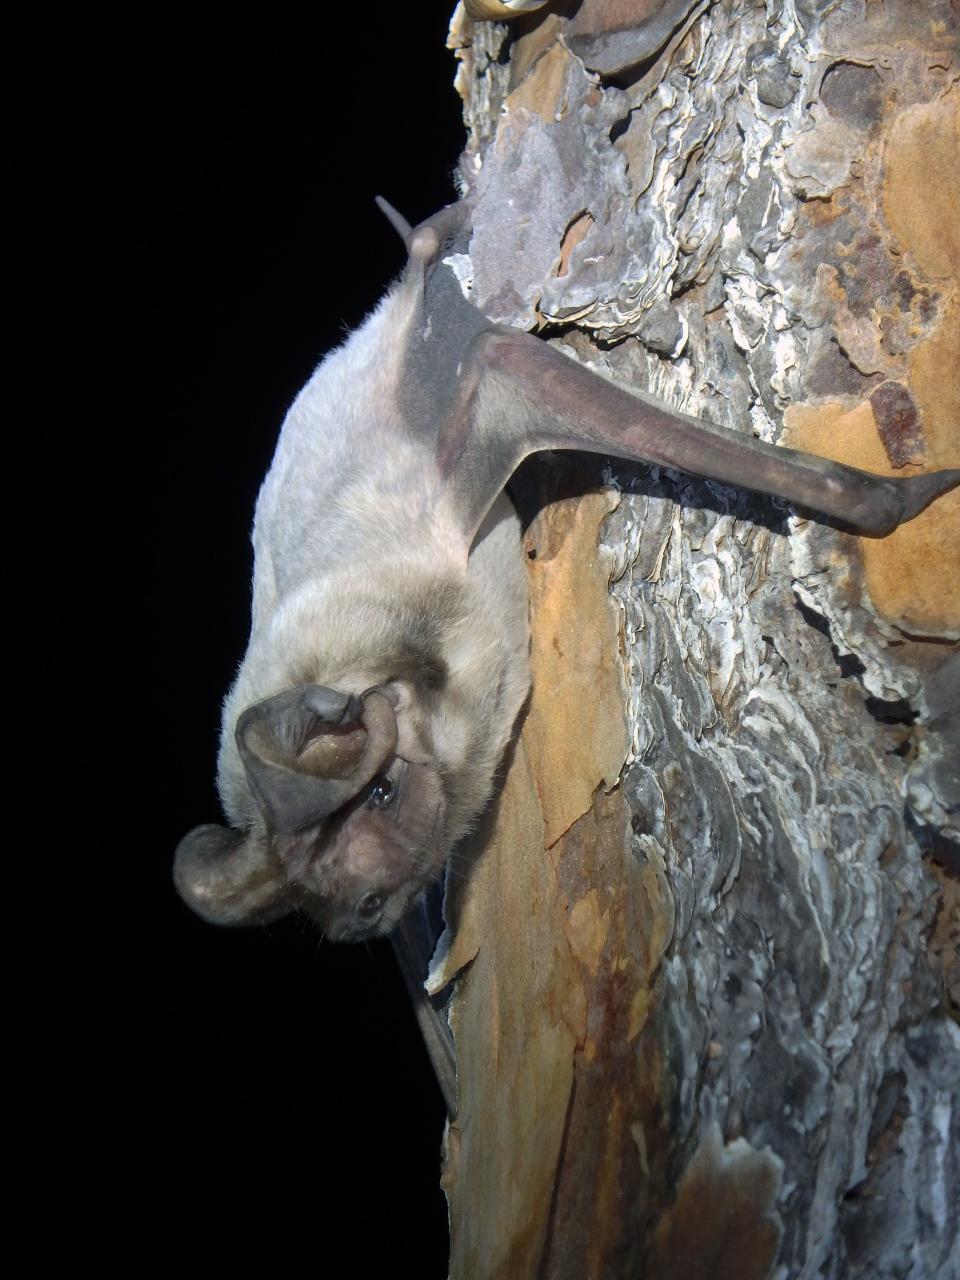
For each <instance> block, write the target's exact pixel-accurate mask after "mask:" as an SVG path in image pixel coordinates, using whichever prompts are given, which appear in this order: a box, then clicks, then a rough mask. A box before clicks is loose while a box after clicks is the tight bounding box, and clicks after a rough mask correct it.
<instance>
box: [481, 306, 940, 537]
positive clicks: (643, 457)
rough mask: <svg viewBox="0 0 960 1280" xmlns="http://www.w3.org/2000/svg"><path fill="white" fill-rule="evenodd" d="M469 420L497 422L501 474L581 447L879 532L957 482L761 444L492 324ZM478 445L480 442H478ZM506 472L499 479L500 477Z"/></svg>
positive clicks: (484, 428)
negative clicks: (527, 460) (877, 471)
mask: <svg viewBox="0 0 960 1280" xmlns="http://www.w3.org/2000/svg"><path fill="white" fill-rule="evenodd" d="M474 358H475V360H476V362H477V365H478V366H479V371H478V372H477V373H475V374H474V375H473V376H474V377H475V378H476V381H477V387H478V389H477V391H476V392H475V393H474V403H475V408H474V410H473V414H472V417H473V420H474V421H473V424H471V425H474V424H477V423H478V424H479V431H478V435H479V438H480V440H481V441H483V442H484V444H485V443H486V440H487V439H488V437H489V433H490V425H489V424H490V423H491V422H496V424H497V435H498V438H499V440H500V441H501V443H500V446H499V449H500V454H501V459H500V461H501V468H500V469H501V475H500V476H496V477H494V476H493V475H490V477H489V484H490V487H491V488H496V486H497V485H498V484H499V483H500V480H501V478H502V477H503V471H504V470H505V469H506V468H507V467H511V468H512V467H515V466H516V465H517V463H518V462H519V461H520V460H521V458H523V457H525V456H526V455H527V454H530V453H535V452H537V451H538V450H541V449H583V450H586V451H589V452H591V453H605V454H611V455H613V456H615V457H619V458H630V459H635V460H637V461H642V462H653V463H657V464H659V465H661V466H666V467H673V468H676V469H677V470H678V471H686V472H689V473H690V474H691V475H696V476H703V477H705V478H706V479H709V480H720V481H722V482H723V483H724V484H731V485H739V486H740V487H742V488H744V489H753V490H756V491H757V492H758V493H766V494H771V495H772V496H774V497H777V498H784V499H786V500H787V501H789V502H791V503H794V504H795V505H797V506H799V507H803V508H806V509H808V510H810V511H813V512H818V513H821V514H823V515H826V516H830V517H833V518H834V519H836V520H838V521H841V522H842V523H843V524H845V525H847V526H848V527H850V528H851V529H855V530H856V531H858V532H860V533H866V534H872V535H875V536H879V537H882V536H883V535H884V534H887V533H890V532H891V530H893V529H895V528H896V527H897V526H898V525H900V524H903V523H904V522H905V521H907V520H912V519H913V517H914V516H916V515H918V514H919V513H920V512H921V511H922V510H923V509H924V508H925V507H927V506H928V505H929V504H930V503H931V502H933V501H934V499H936V498H938V497H940V496H941V494H944V493H947V492H948V491H949V490H950V489H954V488H956V487H957V485H960V469H958V468H954V469H951V470H944V471H931V472H928V473H927V474H925V475H914V476H907V477H887V476H878V475H874V474H872V473H871V472H868V471H859V470H857V469H856V468H854V467H847V466H843V465H842V464H841V463H838V462H830V461H828V460H827V459H825V458H819V457H817V456H815V455H814V454H810V453H802V452H800V451H798V450H796V449H788V448H786V447H785V446H781V445H771V444H767V443H765V442H764V441H762V440H757V439H756V438H754V437H753V436H752V435H750V434H748V433H745V432H740V431H731V430H729V429H728V428H726V427H720V426H717V425H715V424H714V423H710V422H705V421H704V420H702V419H700V418H693V417H690V416H689V415H688V414H683V413H680V412H678V411H677V410H674V409H671V408H669V407H668V406H666V405H665V404H663V403H662V402H660V401H658V400H656V399H654V398H653V397H652V396H648V395H645V394H644V393H642V392H636V391H630V392H628V391H624V390H623V389H622V388H620V387H618V386H615V385H614V384H613V383H612V382H609V381H608V380H607V379H606V378H603V377H601V376H600V375H599V374H596V373H593V372H591V371H590V370H589V369H586V368H584V367H583V366H582V365H579V364H577V363H576V362H575V361H574V360H572V359H571V358H569V357H567V356H564V355H563V354H562V353H561V352H559V351H557V350H555V349H554V348H552V347H549V346H547V344H546V343H544V342H541V341H540V340H538V339H537V338H534V337H533V336H532V335H531V334H527V333H522V332H520V331H519V330H514V329H502V328H500V329H496V330H495V331H493V332H491V333H489V334H484V335H482V337H480V338H479V339H478V340H477V341H476V343H475V356H474ZM482 448H483V445H481V449H482ZM505 482H506V477H503V483H505Z"/></svg>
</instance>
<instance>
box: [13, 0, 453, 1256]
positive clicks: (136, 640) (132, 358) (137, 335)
mask: <svg viewBox="0 0 960 1280" xmlns="http://www.w3.org/2000/svg"><path fill="white" fill-rule="evenodd" d="M452 7H453V4H452V0H440V2H438V3H425V4H417V5H413V6H406V7H405V8H401V9H397V10H396V11H395V12H394V13H393V14H392V15H391V14H390V13H389V12H387V7H386V6H384V7H383V9H382V10H381V8H380V7H379V6H375V7H374V8H373V9H372V10H369V11H368V10H365V9H364V8H363V7H362V6H359V5H352V6H347V7H345V8H344V10H343V11H341V12H340V13H337V14H334V13H330V12H327V11H328V9H329V10H335V9H337V8H338V7H337V6H332V5H331V6H314V7H312V8H311V9H309V10H306V11H305V13H306V16H304V17H302V18H298V19H296V20H293V19H292V18H289V17H288V18H282V17H277V16H275V14H274V12H273V11H272V10H269V9H267V10H262V11H260V12H259V13H256V14H249V15H244V14H240V13H236V12H233V11H230V10H224V11H222V12H221V13H220V14H219V16H218V18H217V20H216V22H214V21H213V20H209V21H206V20H204V21H200V20H198V19H197V18H196V16H195V15H193V14H190V15H189V16H188V14H187V13H186V12H185V11H180V12H179V14H178V12H177V11H173V12H170V11H167V10H159V9H158V10H155V11H150V10H143V11H141V10H137V13H136V16H132V17H131V16H129V15H128V16H126V17H124V16H122V15H117V16H115V17H111V18H110V19H109V20H108V19H107V18H105V17H99V18H98V17H94V18H89V17H86V16H82V17H74V18H71V19H66V20H64V19H62V18H58V19H57V20H56V22H54V21H53V20H52V19H51V20H44V19H43V18H42V17H41V18H37V19H35V20H34V21H33V22H32V23H31V24H30V27H29V29H26V27H23V28H21V29H20V30H19V31H18V32H17V33H16V36H15V38H14V40H13V55H14V61H15V62H17V63H18V64H19V65H20V66H21V67H22V68H26V69H27V71H26V74H25V75H24V76H23V77H22V79H21V82H20V89H19V92H18V93H17V94H15V97H16V98H17V103H16V105H17V108H18V115H19V119H18V122H17V123H18V126H22V128H21V127H18V134H19V136H20V137H21V138H23V139H25V140H26V143H27V148H28V150H29V151H30V153H31V160H32V164H33V165H34V166H35V168H36V169H37V170H39V171H40V172H39V179H40V183H39V185H38V190H41V189H42V191H43V195H42V197H41V198H40V199H39V200H38V201H37V206H38V209H42V214H43V215H45V217H44V225H45V230H44V232H43V234H44V236H45V237H46V238H47V247H48V248H50V249H55V250H56V255H55V256H56V257H57V259H58V261H62V263H63V264H64V265H63V267H62V269H59V268H58V272H59V271H62V274H58V278H57V280H56V282H55V285H54V286H53V291H52V292H51V293H50V295H49V297H50V298H52V299H54V300H55V307H54V308H53V310H54V311H55V328H56V341H55V344H54V345H51V348H50V354H49V356H48V360H47V363H48V365H49V366H54V367H55V370H54V368H51V369H50V373H51V374H52V373H53V372H54V371H55V372H56V373H57V374H64V373H65V374H66V376H67V379H68V385H69V392H70V395H69V407H68V408H67V410H66V412H63V411H59V410H55V409H54V408H53V407H52V405H51V404H49V403H48V397H47V391H46V387H47V382H46V380H45V379H44V380H41V382H40V383H39V384H38V386H37V389H36V394H35V396H34V413H33V414H32V415H31V424H32V425H30V426H29V431H30V432H33V433H35V437H36V443H38V444H39V446H40V450H41V458H40V465H41V467H42V468H43V470H44V472H46V469H47V467H48V465H49V467H50V468H51V469H52V470H51V471H50V474H51V475H52V474H54V473H56V472H60V473H61V478H62V479H65V480H66V481H67V488H68V491H69V492H70V493H71V495H72V497H73V498H74V499H76V500H77V501H76V505H75V507H74V508H73V509H72V510H71V514H70V523H69V527H68V534H67V538H66V541H65V542H61V543H60V544H58V547H57V551H56V555H55V556H54V557H51V559H50V560H49V561H48V562H47V564H48V568H47V570H46V571H45V573H44V575H43V576H42V577H41V580H40V586H41V589H42V591H43V593H44V595H45V599H46V603H47V604H48V605H50V606H51V613H52V616H53V631H54V634H55V641H58V642H59V649H58V657H57V659H56V664H57V665H56V666H55V667H54V668H53V670H52V671H50V670H49V669H48V677H49V681H48V683H49V685H50V686H51V687H52V688H53V690H54V692H55V694H56V696H55V699H54V702H55V706H56V711H55V712H54V716H53V719H52V721H51V723H50V724H49V726H48V727H49V730H50V737H49V738H48V746H49V747H50V748H51V749H52V751H53V754H54V755H58V754H59V752H60V751H61V750H62V748H63V747H64V746H67V745H68V746H69V752H68V753H64V755H65V758H67V759H68V760H69V768H68V770H67V772H68V775H69V782H70V783H71V784H72V786H71V787H69V788H68V791H69V793H70V795H71V804H72V812H71V814H70V816H69V825H68V827H67V828H66V830H67V832H68V836H67V838H66V839H61V840H56V841H54V842H53V843H54V846H55V847H54V850H53V854H54V857H55V859H56V862H55V864H54V866H53V868H52V870H51V871H50V873H49V874H50V876H51V880H54V881H55V877H57V876H58V875H59V873H60V870H61V868H62V867H63V865H64V864H67V865H68V867H69V870H70V872H71V875H72V877H73V880H72V882H71V888H70V890H69V891H68V894H67V901H66V903H65V906H66V910H67V913H68V915H69V916H71V917H73V920H74V923H75V925H76V926H77V927H76V931H75V934H76V938H77V942H76V945H75V947H73V948H72V951H71V954H70V956H69V958H68V959H67V961H66V963H65V965H64V968H63V970H62V981H60V980H59V979H58V986H60V987H62V991H63V994H64V997H65V1000H64V1003H65V1005H66V1006H67V1014H68V1017H67V1018H66V1020H65V1021H63V1022H61V1020H60V1015H59V1014H57V1015H52V1014H51V1018H54V1017H55V1034H54V1039H55V1041H56V1044H57V1048H56V1051H55V1055H54V1061H53V1062H52V1064H51V1065H52V1067H53V1074H54V1080H55V1084H54V1089H55V1091H56V1093H57V1095H58V1098H59V1099H60V1101H62V1102H63V1103H64V1104H65V1109H66V1112H67V1117H68V1120H69V1127H68V1128H66V1129H64V1130H63V1132H58V1134H57V1138H56V1141H55V1143H54V1144H53V1146H52V1147H51V1148H50V1149H49V1150H47V1151H46V1152H45V1157H46V1160H47V1179H48V1181H49V1179H52V1180H53V1183H54V1185H55V1186H56V1188H57V1195H56V1197H55V1199H56V1203H57V1206H58V1208H57V1211H56V1213H55V1214H54V1216H53V1219H52V1220H51V1221H52V1226H51V1229H52V1230H53V1229H56V1230H69V1231H70V1232H73V1233H75V1234H74V1235H73V1236H72V1237H71V1239H72V1244H73V1248H74V1250H75V1256H76V1257H77V1259H78V1260H81V1259H84V1258H88V1259H91V1260H99V1261H101V1262H103V1263H107V1262H110V1261H119V1260H123V1259H128V1260H130V1261H131V1262H132V1261H133V1260H134V1259H136V1260H137V1264H138V1265H143V1264H144V1263H146V1262H155V1261H157V1260H158V1258H159V1255H160V1254H161V1253H163V1254H169V1255H171V1256H173V1257H174V1258H177V1257H180V1258H182V1259H183V1261H184V1262H187V1261H188V1260H191V1261H196V1260H197V1259H198V1258H200V1257H202V1256H209V1257H215V1258H217V1259H218V1260H219V1261H220V1262H222V1263H226V1262H228V1261H232V1260H240V1261H244V1260H247V1261H249V1260H250V1258H251V1256H252V1252H251V1251H253V1250H254V1249H257V1248H258V1247H259V1246H262V1245H266V1246H267V1247H269V1248H270V1250H271V1252H272V1253H273V1256H274V1262H275V1264H279V1263H280V1262H281V1258H282V1256H283V1255H285V1254H286V1253H287V1251H288V1250H289V1251H293V1252H294V1253H295V1252H297V1251H299V1250H300V1249H301V1248H306V1249H309V1251H310V1257H311V1259H312V1262H311V1263H310V1264H308V1265H310V1267H311V1273H313V1274H315V1273H316V1270H319V1273H320V1274H334V1275H336V1274H346V1273H347V1270H348V1268H349V1274H351V1275H379V1274H383V1273H384V1272H385V1270H386V1269H387V1268H388V1267H389V1268H391V1269H392V1268H394V1267H396V1268H403V1269H406V1268H411V1269H412V1270H414V1272H415V1274H416V1275H417V1276H418V1277H420V1278H421V1280H428V1278H429V1277H432V1276H444V1275H445V1274H446V1267H445V1259H446V1249H447V1241H446V1208H445V1202H444V1200H443V1197H442V1194H441V1192H440V1190H439V1186H438V1177H439V1170H440V1141H441V1134H442V1125H443V1108H442V1103H441V1100H440V1097H439V1093H438V1091H437V1089H436V1087H435V1085H434V1083H433V1080H432V1077H431V1075H430V1071H429V1067H428V1065H427V1061H426V1058H425V1056H424V1053H423V1050H422V1048H421V1046H420V1043H419V1039H418V1036H417V1032H416V1028H415V1025H414V1022H413V1017H412V1014H411V1013H410V1011H409V1008H408V1005H407V1002H406V996H405V993H404V991H403V989H402V986H401V981H400V978H399V975H398V974H397V973H396V971H395V968H394V964H393V960H392V956H391V953H390V950H389V947H388V946H387V945H386V944H381V945H376V946H370V947H355V948H337V947H333V946H326V945H321V944H320V943H319V939H318V936H317V934H316V932H315V931H314V929H313V928H312V927H311V926H310V925H308V924H307V923H306V922H302V921H299V920H295V919H294V920H288V921H284V922H282V923H281V924H278V925H276V926H273V927H271V928H270V929H268V930H236V931H229V930H220V929H216V928H213V927H212V926H209V925H205V924H203V923H201V922H200V921H199V920H196V919H194V918H193V917H192V916H191V915H190V914H189V912H188V911H187V910H186V908H185V907H183V906H182V905H181V904H180V902H179V901H178V899H177V898H176V896H175V895H174V892H173V889H172V886H171V882H170V868H171V861H172V854H173V849H174V847H175V845H176V843H177V841H178V839H179V838H180V837H181V836H182V835H183V834H184V833H185V832H186V831H187V829H188V828H189V827H191V826H193V825H195V824H197V823H199V822H206V821H215V820H217V819H218V817H219V812H218V807H217V800H216V793H215V788H214V767H215V753H216V742H217V732H218V721H219V703H220V699H221V698H222V696H223V694H224V692H225V690H226V688H227V687H228V685H229V683H230V681H231V678H232V673H233V671H234V669H235V667H236V665H237V663H238V662H239V660H240V658H241V657H242V654H243V650H244V647H245V642H246V633H247V628H248V620H249V613H248V609H249V580H250V573H251V553H250V547H249V528H250V523H251V519H252V511H253V503H254V499H255V496H256V491H257V488H258V486H259V483H260V480H261V478H262V476H263V473H264V471H265V470H266V467H267V465H268V464H269V461H270V457H271V455H272V451H273V446H274V441H275V438H276V433H277V430H278V428H279V425H280V422H281V420H282V418H283V414H284V412H285V410H286V407H287V405H288V404H289V403H290V401H291V399H292V398H293V396H294V394H295V393H296V391H297V390H298V388H299V387H300V386H301V384H302V383H303V382H304V381H305V380H306V379H307V377H308V376H309V375H310V373H311V371H312V369H313V367H314V366H315V364H316V363H317V361H318V360H319V358H320V357H321V355H322V354H323V353H324V351H325V350H326V349H328V348H329V347H330V346H331V345H333V344H335V343H336V342H337V341H339V340H340V339H341V338H342V336H343V334H344V331H345V329H347V328H350V327H353V326H356V325H357V324H358V323H359V322H360V321H361V320H362V318H363V317H364V315H365V314H366V313H367V311H369V309H370V308H371V307H372V306H373V305H374V304H375V303H376V301H377V299H378V298H379V296H380V295H381V294H382V292H383V290H384V288H385V287H386V285H387V284H388V283H389V281H390V279H391V278H392V277H393V276H394V275H395V274H396V273H397V272H398V271H399V270H400V268H401V266H402V262H403V252H402V246H401V245H400V242H399V240H398V239H397V238H396V236H395V234H394V233H393V231H392V230H391V229H390V228H389V226H388V225H387V224H386V223H385V222H384V220H383V219H382V217H381V215H380V214H379V213H378V212H377V211H376V209H375V208H374V205H373V196H374V194H375V193H377V192H382V193H383V194H385V195H387V196H388V197H389V198H390V199H391V200H392V201H393V202H394V203H395V204H396V205H397V207H398V208H399V209H401V210H402V211H403V212H404V213H405V214H406V215H407V216H408V217H409V218H410V219H411V220H413V221H416V220H418V219H420V218H421V217H424V216H426V215H428V214H429V213H431V212H433V211H434V210H435V209H436V208H438V207H440V206H441V205H443V204H446V203H448V202H449V201H450V200H451V199H453V198H455V190H454V187H453V184H452V176H451V175H452V171H453V167H454V165H455V163H456V160H457V156H458V154H459V151H460V149H461V146H462V144H463V136H464V135H463V129H462V123H461V117H460V107H459V101H458V99H457V97H456V95H455V94H454V92H453V89H452V79H453V75H454V69H455V64H454V59H453V56H452V54H450V53H449V52H448V51H447V50H445V48H444V40H445V34H446V26H447V20H448V17H449V13H450V11H451V10H452ZM381 12H383V14H384V16H382V17H381V16H380V14H381ZM351 16H352V21H351V20H350V18H351ZM39 216H40V214H39V213H38V217H39ZM42 302H43V305H44V307H46V306H47V296H46V295H45V296H44V298H43V299H42ZM58 742H59V744H60V747H59V748H58V747H57V746H56V744H57V743H58ZM58 767H59V766H58ZM58 830H61V831H62V830H63V828H58ZM46 866H47V862H46V860H45V859H43V858H41V859H40V860H39V861H38V862H37V863H36V864H35V871H34V874H35V875H39V876H40V877H43V876H44V875H45V874H46V872H44V870H43V869H44V867H46ZM55 883H56V884H57V893H58V896H60V891H59V882H57V881H55ZM53 887H54V886H53V884H51V885H48V886H47V889H48V890H52V889H53ZM44 892H45V890H44V886H42V885H36V886H35V896H36V898H37V899H38V900H41V901H42V900H43V895H44ZM58 994H59V992H58ZM69 1015H72V1016H69ZM68 1207H69V1209H70V1211H71V1212H70V1213H69V1215H68V1217H66V1218H65V1217H62V1216H61V1215H62V1213H63V1211H65V1210H66V1209H67V1208H68ZM68 1220H69V1222H70V1223H71V1226H70V1227H69V1228H67V1227H66V1226H64V1225H63V1224H64V1223H65V1222H66V1221H68ZM131 1249H132V1250H133V1251H134V1252H133V1253H132V1254H131V1253H130V1250H131ZM291 1256H292V1255H291ZM348 1259H349V1262H348V1261H347V1260H348ZM134 1270H135V1271H136V1268H134Z"/></svg>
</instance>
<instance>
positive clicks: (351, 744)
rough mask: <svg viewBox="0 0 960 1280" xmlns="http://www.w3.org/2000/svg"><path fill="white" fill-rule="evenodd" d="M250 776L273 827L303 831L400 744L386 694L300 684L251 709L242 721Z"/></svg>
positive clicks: (240, 736) (241, 741) (348, 796)
mask: <svg viewBox="0 0 960 1280" xmlns="http://www.w3.org/2000/svg"><path fill="white" fill-rule="evenodd" d="M236 737H237V747H238V748H239V751H240V757H241V759H242V760H243V765H244V768H245V769H246V772H247V778H248V780H249V782H250V786H251V787H252V788H253V792H254V794H255V795H256V797H257V799H258V801H259V802H260V804H261V806H262V807H263V810H264V813H265V815H266V817H267V820H268V822H269V824H270V826H271V828H272V829H273V830H274V831H278V832H281V833H290V832H294V831H302V830H303V829H304V828H305V827H310V826H313V825H314V824H316V823H317V822H320V821H322V820H323V819H324V818H326V817H328V816H329V815H330V814H331V813H333V812H334V810H336V809H339V808H340V807H341V806H342V805H344V804H346V803H347V802H348V801H349V800H352V799H353V798H354V796H356V795H357V794H358V793H359V792H360V791H361V790H362V789H363V788H364V787H365V786H366V785H367V783H369V782H371V781H372V780H373V778H375V777H376V775H377V774H378V773H379V772H380V769H381V767H382V765H383V764H384V762H385V761H386V759H387V757H388V756H390V755H391V754H392V752H393V750H394V748H395V747H396V745H397V718H396V715H395V713H394V710H393V707H392V705H391V704H390V702H389V701H388V700H387V699H386V698H385V697H384V696H383V694H382V693H377V692H371V693H368V694H366V695H364V697H363V699H360V698H357V697H354V696H352V695H351V694H346V693H339V692H338V691H337V690H335V689H326V688H324V686H323V685H319V684H304V685H298V686H297V687H296V688H294V689H287V690H285V691H284V692H283V693H278V694H277V695H276V696H275V697H273V698H267V699H266V701H265V702H258V703H256V704H255V705H254V706H252V707H248V708H247V710H246V711H245V712H244V713H243V715H242V716H241V717H240V719H239V720H238V721H237V734H236Z"/></svg>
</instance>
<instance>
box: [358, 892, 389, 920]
mask: <svg viewBox="0 0 960 1280" xmlns="http://www.w3.org/2000/svg"><path fill="white" fill-rule="evenodd" d="M382 908H383V894H382V893H365V894H364V895H363V897H362V898H361V899H360V901H359V902H358V903H357V908H356V911H357V916H358V917H359V918H360V919H361V920H375V919H376V917H377V916H378V915H379V914H380V912H381V910H382Z"/></svg>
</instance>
